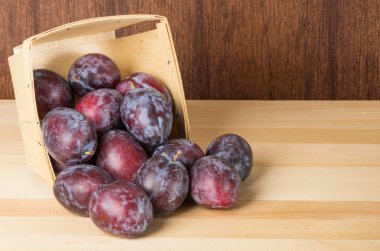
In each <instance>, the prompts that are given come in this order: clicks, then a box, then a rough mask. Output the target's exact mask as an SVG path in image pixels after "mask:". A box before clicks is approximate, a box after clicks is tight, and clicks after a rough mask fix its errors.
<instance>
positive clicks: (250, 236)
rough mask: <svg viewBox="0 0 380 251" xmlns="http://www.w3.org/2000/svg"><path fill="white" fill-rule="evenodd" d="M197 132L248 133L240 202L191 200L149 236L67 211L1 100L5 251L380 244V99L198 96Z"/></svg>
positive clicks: (9, 105)
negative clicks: (105, 228)
mask: <svg viewBox="0 0 380 251" xmlns="http://www.w3.org/2000/svg"><path fill="white" fill-rule="evenodd" d="M188 109H189V113H190V121H191V129H192V139H193V140H194V141H196V142H198V143H199V144H200V145H201V147H202V148H203V149H205V147H206V146H207V144H208V143H209V142H210V141H211V140H212V139H213V138H215V137H216V136H218V135H220V134H223V133H227V132H231V133H237V134H240V135H241V136H243V137H245V138H246V139H247V140H248V141H249V143H250V144H251V146H252V148H253V151H254V158H255V161H254V171H253V174H252V175H251V176H250V177H249V178H248V179H247V180H246V181H245V182H244V183H243V184H242V187H241V196H240V200H239V202H238V204H237V205H236V206H235V207H234V208H232V209H230V210H210V209H204V208H201V207H198V206H194V205H192V204H191V203H186V204H185V205H184V206H183V207H182V208H181V209H180V210H179V211H178V212H176V213H175V214H174V215H172V216H170V217H166V218H157V219H155V221H154V223H153V226H152V228H151V229H150V230H149V232H148V233H147V234H146V235H145V236H144V237H142V238H138V239H133V240H128V239H122V238H117V237H112V236H110V235H108V234H105V233H104V232H102V231H101V230H99V229H97V228H96V227H95V226H94V225H93V224H92V222H91V220H90V219H89V218H82V217H79V216H75V215H73V214H71V213H69V212H68V211H66V210H65V209H64V208H62V207H61V206H60V205H59V204H58V203H57V202H56V201H55V199H54V197H53V194H52V191H51V190H50V188H49V187H48V186H47V185H46V184H45V183H44V181H43V180H41V179H40V178H39V177H38V176H36V175H35V174H34V173H32V172H31V171H30V170H29V169H28V168H27V167H26V165H25V156H24V149H23V144H22V138H21V134H20V130H19V127H18V121H17V113H16V105H15V102H14V101H0V250H28V251H32V250H39V251H41V250H49V251H51V250H81V251H83V250H102V251H103V250H136V251H143V250H149V251H152V250H154V251H158V250H197V251H199V250H239V251H244V250H247V251H248V250H249V251H252V250H262V249H266V250H337V249H340V250H380V102H379V101H188Z"/></svg>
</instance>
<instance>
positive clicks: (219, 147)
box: [206, 133, 253, 181]
mask: <svg viewBox="0 0 380 251" xmlns="http://www.w3.org/2000/svg"><path fill="white" fill-rule="evenodd" d="M206 155H215V156H218V157H221V158H223V159H225V160H227V161H229V162H230V163H231V164H232V166H233V167H234V168H235V169H236V170H237V171H238V172H239V175H240V177H241V180H242V181H243V180H245V179H246V178H247V177H248V175H249V174H250V173H251V170H252V165H253V153H252V149H251V147H250V146H249V144H248V142H247V141H246V140H245V139H243V138H242V137H240V136H239V135H236V134H230V133H229V134H224V135H221V136H219V137H218V138H216V139H214V140H213V141H212V142H211V143H210V144H209V146H208V147H207V150H206Z"/></svg>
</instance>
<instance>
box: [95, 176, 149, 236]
mask: <svg viewBox="0 0 380 251" xmlns="http://www.w3.org/2000/svg"><path fill="white" fill-rule="evenodd" d="M89 212H90V218H91V220H92V221H93V222H94V224H95V225H96V226H97V227H99V228H100V229H102V230H103V231H105V232H108V233H110V234H113V235H117V236H121V237H127V238H132V237H137V236H139V235H141V234H142V233H144V232H145V231H146V230H147V229H148V227H149V226H150V225H151V223H152V221H153V207H152V203H151V202H150V200H149V198H148V196H147V195H146V194H145V193H144V191H143V190H142V189H141V188H139V187H138V186H137V185H135V184H133V183H131V182H128V181H125V180H118V181H115V182H113V183H110V184H107V185H105V186H102V187H100V188H99V189H98V190H96V191H95V192H94V193H93V194H92V196H91V199H90V206H89Z"/></svg>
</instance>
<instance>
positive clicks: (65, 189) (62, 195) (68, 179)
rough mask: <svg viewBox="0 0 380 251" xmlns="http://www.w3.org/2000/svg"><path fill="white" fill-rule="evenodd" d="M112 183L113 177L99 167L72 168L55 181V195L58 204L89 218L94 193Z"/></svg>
mask: <svg viewBox="0 0 380 251" xmlns="http://www.w3.org/2000/svg"><path fill="white" fill-rule="evenodd" d="M112 181H113V178H112V177H111V175H110V174H109V173H107V172H106V171H105V170H104V169H102V168H99V167H97V166H93V165H87V164H82V165H77V166H70V167H67V168H65V169H64V170H62V171H61V172H60V173H59V174H58V176H57V178H56V179H55V181H54V186H53V193H54V196H55V198H56V199H57V200H58V202H59V203H60V204H61V205H62V206H63V207H65V208H66V209H68V210H69V211H71V212H73V213H76V214H79V215H81V216H88V205H89V202H90V197H91V195H92V193H93V192H95V191H96V190H97V189H98V188H99V187H101V186H102V185H105V184H108V183H111V182H112Z"/></svg>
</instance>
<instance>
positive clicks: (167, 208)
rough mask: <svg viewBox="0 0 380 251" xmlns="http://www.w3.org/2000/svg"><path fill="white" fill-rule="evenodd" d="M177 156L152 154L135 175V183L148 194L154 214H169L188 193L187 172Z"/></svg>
mask: <svg viewBox="0 0 380 251" xmlns="http://www.w3.org/2000/svg"><path fill="white" fill-rule="evenodd" d="M177 157H178V156H175V157H174V158H173V159H171V158H169V157H168V156H160V155H156V156H153V157H151V158H150V159H148V160H147V161H145V163H144V164H143V165H142V167H141V168H140V170H139V171H138V173H137V175H136V179H135V184H137V185H138V186H140V187H141V188H142V189H143V190H144V191H145V192H146V193H147V194H148V196H149V198H150V200H151V202H152V205H153V210H154V214H155V216H163V215H168V214H170V213H171V212H173V211H174V210H175V209H176V208H178V207H179V206H180V205H181V204H182V202H183V201H184V200H185V198H186V196H187V194H188V191H189V174H188V172H187V170H186V168H185V166H184V165H183V164H182V163H181V162H179V161H177V160H176V158H177Z"/></svg>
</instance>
